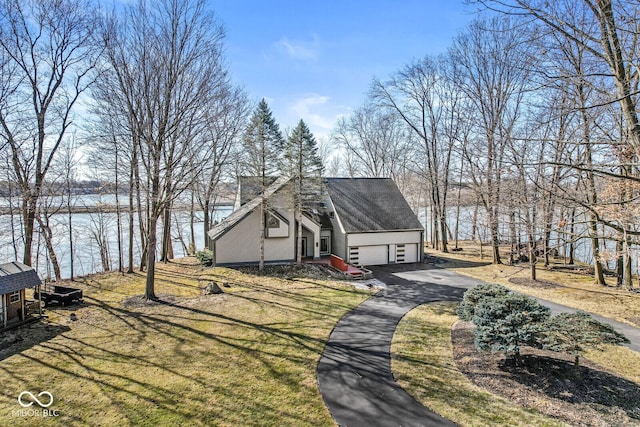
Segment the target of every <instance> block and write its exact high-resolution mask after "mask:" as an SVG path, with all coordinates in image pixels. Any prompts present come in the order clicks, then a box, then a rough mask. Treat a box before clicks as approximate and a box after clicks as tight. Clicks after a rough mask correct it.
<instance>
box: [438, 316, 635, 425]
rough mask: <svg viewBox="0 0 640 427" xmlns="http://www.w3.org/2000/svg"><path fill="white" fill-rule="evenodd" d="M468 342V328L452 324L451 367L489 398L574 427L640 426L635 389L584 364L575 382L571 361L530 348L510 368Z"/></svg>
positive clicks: (501, 359) (497, 355) (465, 324)
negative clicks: (495, 396) (498, 398)
mask: <svg viewBox="0 0 640 427" xmlns="http://www.w3.org/2000/svg"><path fill="white" fill-rule="evenodd" d="M473 340H474V336H473V325H472V324H471V323H469V322H463V321H458V322H456V323H455V324H454V326H453V328H452V331H451V341H452V345H453V357H454V360H455V361H456V366H457V367H458V369H459V370H460V371H461V372H462V373H464V374H465V375H466V376H467V377H468V378H469V379H470V380H471V381H472V382H473V383H474V384H476V385H478V386H480V387H482V388H484V389H486V390H488V391H490V392H491V393H494V394H496V395H499V396H502V397H504V398H506V399H508V400H510V401H513V402H515V403H517V404H519V405H522V406H524V407H526V408H530V409H535V410H537V411H539V412H541V413H543V414H545V415H548V416H551V417H554V418H558V419H560V420H562V421H565V422H567V423H569V424H571V425H574V426H603V427H604V426H612V425H615V426H626V425H628V426H630V425H640V406H639V405H638V402H640V385H639V384H636V383H635V382H632V381H629V380H627V379H624V378H621V377H619V376H616V375H615V374H612V373H610V372H607V370H605V369H604V368H603V367H601V366H599V365H597V364H595V363H592V362H588V361H586V362H584V363H583V364H582V366H581V367H580V375H579V377H574V376H573V357H572V356H570V355H566V354H563V353H556V352H551V351H545V350H538V349H534V348H531V347H523V348H522V351H521V356H522V361H521V365H520V366H515V365H514V364H513V363H508V362H507V361H506V360H505V358H504V355H503V354H502V353H491V352H479V351H478V350H476V348H475V346H474V342H473Z"/></svg>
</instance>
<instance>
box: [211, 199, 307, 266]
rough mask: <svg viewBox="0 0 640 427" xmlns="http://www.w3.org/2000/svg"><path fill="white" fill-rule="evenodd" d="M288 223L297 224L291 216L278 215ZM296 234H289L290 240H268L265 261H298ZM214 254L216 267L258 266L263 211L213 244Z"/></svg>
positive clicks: (257, 210)
mask: <svg viewBox="0 0 640 427" xmlns="http://www.w3.org/2000/svg"><path fill="white" fill-rule="evenodd" d="M278 213H279V214H280V215H281V216H282V217H284V218H285V219H286V220H287V221H289V227H292V224H294V223H295V221H294V218H293V215H292V214H291V213H290V212H285V211H279V212H278ZM294 236H295V233H293V232H292V230H289V236H288V237H279V238H265V239H264V260H265V261H266V262H269V261H292V260H294V259H295V238H294ZM213 251H214V254H215V260H216V264H239V263H255V262H258V261H259V260H260V209H256V210H254V211H253V212H251V213H250V214H249V215H248V216H247V217H246V218H244V219H243V220H242V221H240V222H238V223H237V224H236V225H235V226H234V227H233V228H231V229H230V230H229V231H227V232H226V233H225V234H223V235H222V236H221V237H220V238H219V239H218V240H217V241H215V242H214V245H213Z"/></svg>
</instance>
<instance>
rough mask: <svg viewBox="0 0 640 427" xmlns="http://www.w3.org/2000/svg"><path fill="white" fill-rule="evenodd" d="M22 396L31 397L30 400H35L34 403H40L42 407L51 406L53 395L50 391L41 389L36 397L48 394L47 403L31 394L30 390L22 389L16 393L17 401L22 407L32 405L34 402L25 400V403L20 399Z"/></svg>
mask: <svg viewBox="0 0 640 427" xmlns="http://www.w3.org/2000/svg"><path fill="white" fill-rule="evenodd" d="M24 396H29V397H30V398H31V400H33V401H35V403H37V404H38V405H40V406H41V407H43V408H48V407H49V406H51V405H52V404H53V395H52V394H51V393H49V392H48V391H41V392H40V393H38V397H42V396H48V397H49V402H48V403H44V402H41V401H40V400H39V399H38V397H35V396H34V395H33V393H31V392H30V391H23V392H22V393H20V394H19V395H18V403H19V404H20V406H22V407H23V408H28V407H29V406H31V405H33V403H34V402H29V401H27V403H25V402H24V401H23V400H22V398H23V397H24Z"/></svg>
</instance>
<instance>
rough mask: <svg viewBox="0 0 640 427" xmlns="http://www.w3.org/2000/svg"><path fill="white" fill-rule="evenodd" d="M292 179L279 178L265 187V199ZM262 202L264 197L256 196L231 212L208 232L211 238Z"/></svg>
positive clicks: (233, 224)
mask: <svg viewBox="0 0 640 427" xmlns="http://www.w3.org/2000/svg"><path fill="white" fill-rule="evenodd" d="M290 180H291V178H289V177H280V178H277V179H276V180H275V181H274V182H273V183H272V184H271V185H270V186H269V187H267V188H266V189H265V191H264V197H265V199H269V197H271V196H273V194H274V193H276V192H277V191H278V190H280V189H281V188H282V187H283V186H284V185H285V184H286V183H287V182H289V181H290ZM260 203H262V197H260V196H256V197H255V198H254V199H253V200H251V201H249V202H247V203H245V204H243V205H242V206H241V207H240V208H239V209H236V210H235V211H233V212H232V213H231V215H229V216H228V217H226V218H225V219H223V220H222V221H221V222H220V224H217V225H215V226H214V227H213V228H212V229H211V230H209V232H208V233H207V234H208V235H209V238H211V239H213V240H216V239H218V238H220V236H222V235H223V234H224V233H226V232H227V231H229V230H230V229H231V228H233V227H234V226H235V225H236V224H237V223H238V222H240V221H241V220H242V219H243V218H244V217H246V216H247V215H249V214H250V213H251V212H253V210H254V209H256V208H257V207H258V206H260Z"/></svg>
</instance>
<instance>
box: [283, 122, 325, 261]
mask: <svg viewBox="0 0 640 427" xmlns="http://www.w3.org/2000/svg"><path fill="white" fill-rule="evenodd" d="M282 162H283V164H282V170H283V172H284V173H286V174H288V175H289V176H291V178H292V181H293V208H294V212H295V216H296V223H297V236H296V248H297V250H296V262H297V263H298V264H300V263H301V262H302V214H303V212H305V211H311V210H312V209H313V208H314V207H315V206H317V204H318V203H319V202H321V201H322V159H321V158H320V155H319V154H318V146H317V143H316V140H315V138H314V137H313V134H312V133H311V131H310V130H309V128H308V127H307V125H306V124H305V122H304V121H303V120H302V119H300V122H298V125H297V126H296V128H295V129H294V130H293V132H292V133H291V135H290V136H289V138H288V139H287V141H286V144H285V146H284V147H283V159H282Z"/></svg>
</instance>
